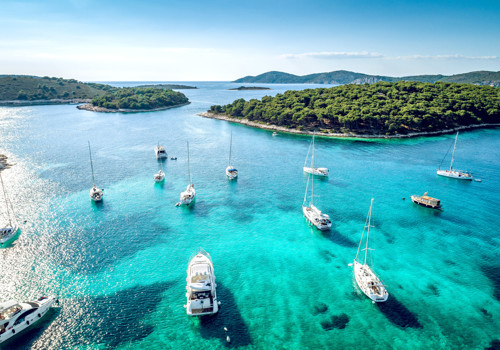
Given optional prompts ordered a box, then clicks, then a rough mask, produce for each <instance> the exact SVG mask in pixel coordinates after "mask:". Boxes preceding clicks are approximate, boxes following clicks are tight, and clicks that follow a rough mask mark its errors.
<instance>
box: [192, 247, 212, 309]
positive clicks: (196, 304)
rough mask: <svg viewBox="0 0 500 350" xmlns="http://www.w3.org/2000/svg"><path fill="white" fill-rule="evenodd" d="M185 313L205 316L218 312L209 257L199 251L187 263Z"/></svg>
mask: <svg viewBox="0 0 500 350" xmlns="http://www.w3.org/2000/svg"><path fill="white" fill-rule="evenodd" d="M186 282H187V284H186V291H187V292H186V298H187V303H186V305H185V307H186V313H187V314H188V315H189V316H207V315H213V314H216V313H217V312H218V311H219V304H218V301H217V290H216V288H217V284H216V283H215V273H214V267H213V264H212V259H211V258H210V255H209V254H208V253H207V252H205V251H203V250H200V252H198V254H196V255H195V256H194V257H193V258H192V259H191V261H190V262H189V265H188V269H187V278H186Z"/></svg>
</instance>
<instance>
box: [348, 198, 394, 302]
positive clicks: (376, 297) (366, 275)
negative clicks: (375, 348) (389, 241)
mask: <svg viewBox="0 0 500 350" xmlns="http://www.w3.org/2000/svg"><path fill="white" fill-rule="evenodd" d="M372 206H373V199H372V201H371V204H370V211H369V212H368V216H367V218H366V221H365V227H364V229H363V233H362V234H361V239H360V241H359V245H358V252H357V253H356V257H355V258H354V277H355V278H356V283H357V284H358V286H359V288H360V289H361V290H362V291H363V293H364V294H365V295H366V296H367V297H368V298H370V299H371V300H372V301H373V302H376V303H381V302H384V301H386V300H387V298H388V297H389V293H388V292H387V290H386V289H385V286H384V285H383V283H382V282H381V281H380V279H379V278H378V277H377V275H376V274H375V272H373V270H372V269H371V267H370V266H369V265H368V264H367V262H366V257H367V254H368V250H369V249H370V248H368V238H369V236H370V227H371V225H370V222H371V215H372ZM365 231H366V247H365V248H364V249H363V250H364V251H365V260H364V263H360V262H359V261H358V256H359V252H360V250H361V249H360V248H361V243H362V242H363V236H364V233H365ZM349 265H351V264H349Z"/></svg>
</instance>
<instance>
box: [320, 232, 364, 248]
mask: <svg viewBox="0 0 500 350" xmlns="http://www.w3.org/2000/svg"><path fill="white" fill-rule="evenodd" d="M317 231H318V232H319V234H320V235H321V236H323V237H325V238H328V239H329V240H330V241H332V242H333V243H335V244H338V245H340V246H342V247H346V248H355V247H357V246H358V243H357V242H354V241H351V240H350V239H349V238H347V237H346V236H344V235H342V234H341V233H340V232H339V231H337V230H335V229H334V228H331V229H330V230H329V231H319V230H317Z"/></svg>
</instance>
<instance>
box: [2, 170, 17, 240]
mask: <svg viewBox="0 0 500 350" xmlns="http://www.w3.org/2000/svg"><path fill="white" fill-rule="evenodd" d="M0 181H1V183H2V191H3V197H4V199H5V208H6V211H7V224H6V225H2V226H0V245H3V244H8V243H10V242H11V241H13V239H14V238H15V236H16V233H17V230H18V229H19V225H18V224H17V220H16V216H15V213H14V207H13V206H12V203H11V202H10V200H9V197H8V196H7V191H6V190H5V186H4V184H3V178H2V175H0Z"/></svg>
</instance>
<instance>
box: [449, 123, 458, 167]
mask: <svg viewBox="0 0 500 350" xmlns="http://www.w3.org/2000/svg"><path fill="white" fill-rule="evenodd" d="M457 139H458V131H457V135H456V136H455V144H454V145H453V153H452V154H451V163H450V171H452V169H453V158H454V157H455V148H456V147H457Z"/></svg>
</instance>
